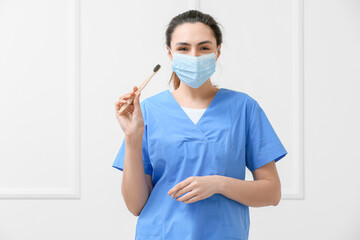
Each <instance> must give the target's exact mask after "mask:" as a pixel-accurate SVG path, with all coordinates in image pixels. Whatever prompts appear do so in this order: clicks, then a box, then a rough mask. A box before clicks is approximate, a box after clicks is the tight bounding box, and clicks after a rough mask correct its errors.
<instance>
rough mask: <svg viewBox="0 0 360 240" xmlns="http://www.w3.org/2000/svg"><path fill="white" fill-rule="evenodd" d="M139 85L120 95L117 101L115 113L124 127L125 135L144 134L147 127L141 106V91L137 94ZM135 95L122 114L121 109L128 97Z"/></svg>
mask: <svg viewBox="0 0 360 240" xmlns="http://www.w3.org/2000/svg"><path fill="white" fill-rule="evenodd" d="M136 90H137V87H136V86H134V87H133V91H132V92H128V93H126V94H124V95H122V96H120V97H119V100H117V101H116V102H115V115H116V118H117V120H118V122H119V123H120V126H121V128H122V129H123V131H124V133H125V135H134V134H135V135H142V134H143V132H144V129H145V126H144V119H143V115H142V112H141V108H140V100H139V99H140V93H141V92H139V93H138V94H135V92H136ZM133 96H135V98H134V100H133V101H132V103H131V104H130V105H129V106H128V107H127V108H126V109H125V110H124V111H123V112H122V113H121V114H120V113H119V110H120V108H121V107H122V105H123V104H124V103H126V101H127V99H129V98H132V97H133Z"/></svg>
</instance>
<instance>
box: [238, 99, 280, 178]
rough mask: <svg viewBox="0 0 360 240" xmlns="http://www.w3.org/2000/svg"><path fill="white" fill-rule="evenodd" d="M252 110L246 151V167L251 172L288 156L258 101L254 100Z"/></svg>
mask: <svg viewBox="0 0 360 240" xmlns="http://www.w3.org/2000/svg"><path fill="white" fill-rule="evenodd" d="M252 109H253V110H252V114H251V116H250V119H249V125H248V132H247V138H246V149H245V151H246V154H245V158H246V167H247V168H248V169H249V170H250V171H254V170H255V169H257V168H259V167H262V166H263V165H265V164H267V163H269V162H271V161H273V160H275V162H277V161H279V160H280V159H282V158H283V157H285V155H286V154H287V151H286V149H285V147H284V145H283V144H282V143H281V141H280V139H279V137H278V136H277V134H276V132H275V130H274V128H273V127H272V125H271V123H270V121H269V119H268V118H267V116H266V114H265V112H264V111H263V109H262V108H261V107H260V105H259V103H258V102H257V101H256V100H253V106H252Z"/></svg>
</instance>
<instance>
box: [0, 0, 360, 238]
mask: <svg viewBox="0 0 360 240" xmlns="http://www.w3.org/2000/svg"><path fill="white" fill-rule="evenodd" d="M189 8H197V9H199V10H202V11H204V12H206V13H210V14H211V15H213V16H214V17H215V18H216V19H217V20H218V21H219V22H220V23H221V24H222V26H223V27H224V28H223V34H224V43H223V46H222V55H221V57H220V59H219V64H218V66H217V72H216V73H215V75H214V77H213V81H214V82H215V83H216V84H218V85H220V86H221V87H226V88H231V89H235V90H239V91H244V92H247V93H248V94H250V95H251V96H253V97H254V98H255V99H257V100H258V101H259V103H260V104H261V105H262V106H263V108H264V110H265V112H266V114H267V116H268V117H269V119H270V121H271V122H272V124H273V126H274V128H275V129H276V131H277V133H278V134H279V136H280V138H281V140H282V142H283V143H284V145H285V147H286V149H287V150H288V152H289V154H288V155H287V156H286V157H285V158H284V159H282V160H281V161H279V162H278V163H277V168H278V171H279V175H280V178H281V181H282V193H283V198H282V201H281V202H280V204H279V205H278V206H276V207H262V208H250V213H251V216H250V219H251V224H250V238H249V239H254V240H255V239H294V240H297V239H299V240H300V239H334V240H337V239H350V240H352V239H354V240H355V239H360V230H359V228H358V223H359V222H360V208H359V206H358V204H357V203H358V202H359V200H360V191H359V190H358V189H360V180H359V179H358V174H357V171H358V169H357V168H358V167H360V164H359V162H360V161H359V160H360V154H359V152H358V151H357V150H358V145H359V140H358V137H357V136H359V134H360V127H359V125H358V124H357V123H358V122H359V120H360V119H359V118H360V113H359V107H358V105H359V104H358V103H359V102H360V95H359V94H358V92H359V90H360V89H359V86H360V83H359V82H360V2H359V1H355V0H352V1H350V0H342V1H340V0H338V1H335V0H330V1H319V0H318V1H305V0H293V1H286V0H278V1H247V2H244V1H240V2H239V1H235V0H232V1H226V2H224V1H223V2H221V3H220V2H219V1H214V0H207V1H201V0H198V1H196V0H189V1H175V0H170V1H169V0H167V1H166V0H161V1H151V2H150V1H115V0H113V1H110V0H104V1H94V0H88V1H81V2H80V0H68V1H60V0H58V1H45V0H34V1H24V0H12V1H10V0H2V1H0V98H1V99H0V100H1V101H0V104H1V118H0V133H1V134H0V240H13V239H14V240H15V239H16V240H18V239H37V240H38V239H40V240H41V239H89V240H90V239H134V236H135V224H136V217H134V216H133V215H132V214H131V213H130V212H129V211H128V210H127V208H126V206H125V203H124V201H123V198H122V196H121V189H120V187H121V178H122V174H121V172H120V171H119V170H117V169H114V168H112V167H111V165H112V162H113V160H114V158H115V156H116V153H117V151H118V149H119V147H120V144H121V141H122V139H123V133H122V130H121V128H120V126H119V124H118V123H117V121H116V118H115V116H114V102H115V100H116V99H117V98H118V97H119V96H120V95H122V94H123V93H125V92H128V91H130V90H131V89H132V87H133V86H134V85H139V84H141V82H142V81H143V80H144V79H145V78H146V77H147V76H148V75H149V74H150V73H151V71H152V69H153V67H154V66H155V65H156V64H158V63H160V64H161V65H162V68H161V70H160V72H159V73H157V75H156V76H155V77H154V78H153V79H152V80H151V81H150V82H149V83H148V85H147V87H146V88H145V89H144V91H143V92H142V96H141V99H145V98H146V97H149V96H152V95H154V94H156V93H158V92H160V91H162V90H165V89H167V88H168V85H167V83H168V81H169V78H170V73H171V65H170V61H169V59H168V57H167V55H166V51H165V30H166V26H167V24H168V23H169V21H170V20H171V18H172V17H174V16H175V15H177V14H178V13H181V12H183V11H186V10H188V9H189ZM170 89H171V88H170ZM250 174H251V173H249V172H247V178H248V179H251V176H250Z"/></svg>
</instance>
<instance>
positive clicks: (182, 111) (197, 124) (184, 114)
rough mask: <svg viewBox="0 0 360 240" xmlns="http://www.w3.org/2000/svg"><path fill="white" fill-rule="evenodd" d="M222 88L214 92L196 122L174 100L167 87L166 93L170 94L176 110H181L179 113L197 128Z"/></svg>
mask: <svg viewBox="0 0 360 240" xmlns="http://www.w3.org/2000/svg"><path fill="white" fill-rule="evenodd" d="M222 90H223V88H219V90H218V91H217V92H216V93H215V96H214V97H213V99H212V100H211V102H210V104H209V106H208V107H207V108H206V110H205V112H204V113H203V114H202V115H201V117H200V119H199V120H198V121H197V123H196V124H195V123H194V122H193V121H192V120H191V118H190V117H189V116H188V115H187V113H186V112H185V111H184V109H183V108H182V107H181V106H180V104H179V103H178V102H177V101H176V99H175V97H174V96H173V95H172V93H171V92H170V90H169V89H168V90H167V93H168V94H169V95H170V99H171V101H172V102H173V103H174V105H176V107H177V108H178V111H180V112H181V114H182V115H183V116H184V118H186V119H187V121H188V122H189V121H190V124H192V125H194V126H195V127H196V128H198V129H199V125H201V123H202V122H203V119H204V118H205V117H206V115H208V113H209V111H211V109H212V107H213V105H214V104H215V102H216V100H217V98H218V96H219V92H220V91H222ZM199 130H200V129H199ZM200 131H201V130H200Z"/></svg>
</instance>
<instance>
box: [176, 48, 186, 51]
mask: <svg viewBox="0 0 360 240" xmlns="http://www.w3.org/2000/svg"><path fill="white" fill-rule="evenodd" d="M186 50H187V48H179V49H178V51H186Z"/></svg>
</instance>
